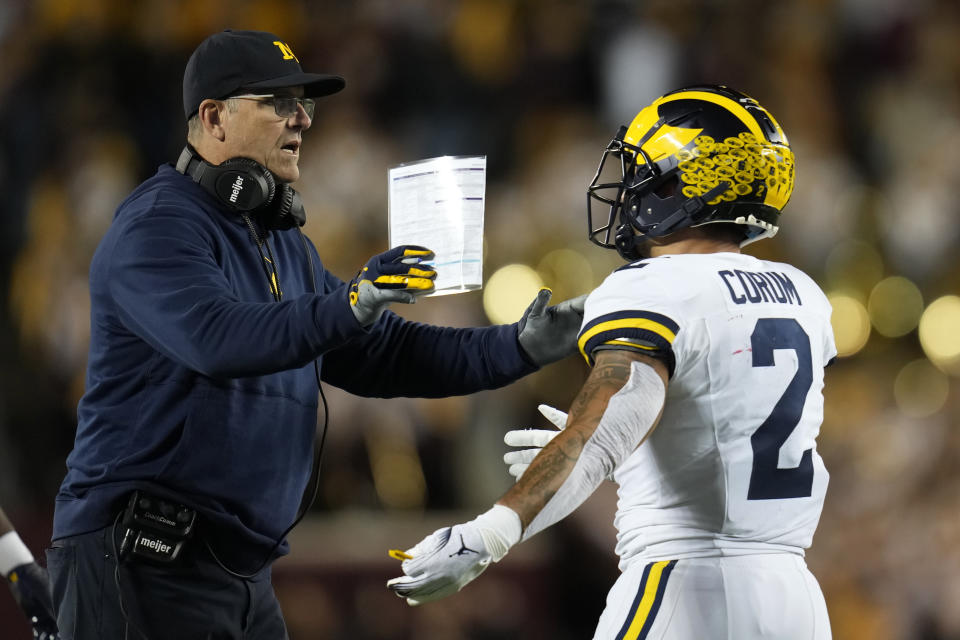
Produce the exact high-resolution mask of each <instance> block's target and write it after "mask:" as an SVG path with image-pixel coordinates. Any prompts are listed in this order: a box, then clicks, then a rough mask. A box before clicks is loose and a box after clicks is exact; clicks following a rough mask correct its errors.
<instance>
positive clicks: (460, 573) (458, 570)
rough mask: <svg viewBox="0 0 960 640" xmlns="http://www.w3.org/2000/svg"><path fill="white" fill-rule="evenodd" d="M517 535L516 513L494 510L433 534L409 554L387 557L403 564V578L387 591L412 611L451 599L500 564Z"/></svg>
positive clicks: (499, 506)
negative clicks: (495, 563) (490, 567)
mask: <svg viewBox="0 0 960 640" xmlns="http://www.w3.org/2000/svg"><path fill="white" fill-rule="evenodd" d="M520 534H521V527H520V518H519V516H517V514H516V512H514V511H513V510H512V509H510V508H508V507H505V506H502V505H495V506H494V507H493V508H492V509H490V510H489V511H487V512H486V513H484V514H481V515H479V516H477V517H476V518H474V519H473V520H471V521H470V522H466V523H464V524H458V525H454V526H452V527H444V528H443V529H437V530H436V531H434V532H433V533H431V534H430V535H428V536H427V537H426V538H424V539H423V540H421V541H420V542H418V543H417V545H416V546H414V547H413V548H412V549H408V550H407V551H405V552H403V551H391V552H390V555H391V556H393V557H395V558H400V559H403V564H402V565H401V567H402V569H403V574H404V575H402V576H400V577H399V578H393V579H392V580H390V581H388V582H387V587H388V588H389V589H391V590H392V591H393V592H394V593H396V594H397V595H398V596H399V597H401V598H406V600H407V604H409V605H410V606H417V605H420V604H423V603H425V602H432V601H434V600H439V599H441V598H445V597H447V596H449V595H453V594H454V593H456V592H458V591H460V589H462V588H463V587H464V586H465V585H467V584H468V583H469V582H470V581H472V580H473V579H474V578H476V577H477V576H479V575H480V574H481V573H483V572H484V570H486V568H487V566H488V565H489V564H490V563H491V562H498V561H499V560H500V559H501V558H503V556H505V555H506V554H507V551H508V550H509V549H510V547H512V546H513V545H514V544H516V543H517V541H519V540H520Z"/></svg>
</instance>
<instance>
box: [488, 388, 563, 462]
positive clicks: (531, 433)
mask: <svg viewBox="0 0 960 640" xmlns="http://www.w3.org/2000/svg"><path fill="white" fill-rule="evenodd" d="M537 410H538V411H539V412H540V414H541V415H542V416H543V417H544V418H546V419H547V420H549V421H550V422H552V423H553V425H554V426H555V427H556V429H514V430H512V431H507V433H506V434H504V436H503V442H504V443H505V444H506V445H507V446H508V447H524V448H523V449H520V450H519V451H508V452H507V453H505V454H503V462H504V464H506V465H507V467H509V468H508V469H507V470H508V471H509V472H510V475H512V476H513V477H514V478H516V479H517V480H519V479H520V477H521V476H522V475H523V472H524V471H526V470H527V467H529V466H530V463H531V462H532V461H533V459H534V458H536V457H537V454H538V453H540V450H541V449H543V448H544V447H545V446H547V443H548V442H550V441H551V440H553V439H554V438H555V437H557V434H558V433H560V432H561V431H563V429H564V427H566V426H567V414H566V413H564V412H563V411H560V409H555V408H553V407H551V406H550V405H546V404H541V405H539V406H538V407H537Z"/></svg>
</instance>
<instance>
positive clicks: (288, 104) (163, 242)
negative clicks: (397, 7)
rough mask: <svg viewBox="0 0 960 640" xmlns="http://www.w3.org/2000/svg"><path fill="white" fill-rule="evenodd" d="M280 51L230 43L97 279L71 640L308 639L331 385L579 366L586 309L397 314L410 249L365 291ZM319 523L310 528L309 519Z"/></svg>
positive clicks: (373, 386) (368, 388)
mask: <svg viewBox="0 0 960 640" xmlns="http://www.w3.org/2000/svg"><path fill="white" fill-rule="evenodd" d="M343 87H344V80H343V79H342V78H340V77H338V76H335V75H324V74H315V73H305V72H304V71H303V70H302V69H301V67H300V63H299V60H298V59H297V56H296V54H295V53H294V50H293V49H292V47H291V46H290V45H289V44H288V43H287V42H285V41H284V40H282V39H281V38H280V37H279V36H276V35H274V34H270V33H264V32H257V31H229V30H228V31H223V32H220V33H216V34H214V35H212V36H210V37H208V38H207V39H206V40H204V41H203V42H202V43H201V44H200V45H199V47H197V49H196V50H195V51H194V52H193V54H192V55H191V57H190V59H189V61H188V63H187V66H186V69H185V72H184V76H183V108H184V116H185V117H186V119H187V130H188V133H187V144H186V146H185V148H184V150H183V153H182V154H181V156H180V158H179V160H178V162H177V163H176V165H163V166H161V167H160V168H159V170H158V171H157V173H156V174H155V175H154V176H153V177H151V178H149V179H147V180H146V181H145V182H143V183H142V184H140V185H139V186H138V187H137V188H136V189H135V190H134V191H133V192H132V193H131V194H130V195H129V196H128V197H127V199H126V200H124V201H123V202H122V203H121V204H120V205H119V208H118V209H117V211H116V214H115V216H114V219H113V223H112V224H111V226H110V228H109V229H108V231H107V232H106V234H105V236H104V238H103V239H102V241H101V242H100V244H99V246H98V248H97V251H96V253H95V255H94V257H93V261H92V264H91V266H90V299H91V306H92V309H91V339H90V353H89V361H88V368H87V375H86V390H85V393H84V395H83V397H82V399H81V400H80V404H79V407H78V410H77V413H78V427H77V434H76V441H75V444H74V448H73V450H72V452H71V453H70V455H69V457H68V458H67V474H66V478H65V479H64V481H63V484H62V486H61V489H60V492H59V494H58V496H57V501H56V509H55V515H54V526H53V543H52V545H51V548H50V549H49V550H48V565H49V571H50V576H51V582H52V585H53V593H54V602H55V606H56V608H57V613H58V623H59V626H60V630H61V634H62V637H63V638H64V639H77V640H105V639H114V638H131V639H141V638H148V639H149V640H162V639H168V638H169V639H173V638H176V639H178V640H183V639H192V638H216V639H219V640H224V639H234V638H236V639H239V638H244V639H246V640H277V639H278V638H285V637H287V633H286V629H285V625H284V622H283V618H282V616H281V612H280V607H279V605H278V603H277V599H276V596H275V595H274V591H273V587H272V585H271V580H270V566H271V563H272V562H273V560H275V559H276V558H277V557H278V556H280V555H283V554H284V553H286V552H287V545H286V541H285V536H286V534H287V532H288V531H289V529H290V527H291V526H292V523H294V522H295V521H296V520H297V519H298V507H299V506H300V504H301V499H302V498H303V496H304V493H305V490H306V488H307V486H308V484H309V478H310V475H311V469H312V468H313V450H314V447H313V443H314V439H315V434H316V433H317V415H318V407H319V402H318V385H319V380H323V381H324V382H326V383H328V384H331V385H333V386H336V387H339V388H341V389H344V390H346V391H348V392H351V393H354V394H357V395H360V396H366V397H396V396H407V397H444V396H451V395H462V394H469V393H473V392H475V391H479V390H483V389H493V388H496V387H500V386H503V385H506V384H509V383H510V382H512V381H514V380H517V379H518V378H520V377H522V376H524V375H527V374H529V373H531V372H533V371H535V370H537V369H538V368H539V367H541V366H543V365H546V364H548V363H550V362H554V361H556V360H559V359H560V358H563V357H564V356H566V355H568V354H571V353H573V352H574V351H575V349H576V335H577V332H578V330H579V328H580V322H581V318H582V314H583V301H582V299H578V300H572V301H567V302H563V303H560V304H558V305H555V306H553V307H547V304H548V302H549V297H550V294H549V291H547V290H543V291H541V292H540V294H538V296H537V298H536V299H535V300H534V301H533V303H531V305H530V307H529V308H528V309H527V311H526V313H525V314H524V316H523V318H522V319H521V320H520V321H519V322H518V323H517V324H513V325H501V326H492V327H486V328H466V329H454V328H441V327H435V326H431V325H426V324H419V323H413V322H408V321H405V320H403V319H401V318H400V317H399V316H397V315H395V314H394V313H392V312H391V311H389V310H387V307H389V306H390V305H391V304H393V303H412V302H414V301H415V300H416V299H417V297H418V296H420V295H422V294H425V293H429V292H430V291H432V290H433V279H434V278H435V277H436V272H435V271H434V270H433V268H432V266H431V265H430V261H431V259H432V258H433V254H432V253H431V252H430V251H429V250H428V249H426V248H424V247H418V246H410V245H408V246H401V247H396V248H394V249H391V250H390V251H387V252H385V253H382V254H380V255H377V256H374V257H372V258H371V259H370V260H369V261H368V262H367V263H366V264H365V265H364V266H363V267H362V268H361V269H360V270H359V272H358V273H357V275H356V276H355V277H354V278H353V279H352V280H351V281H349V282H344V281H342V280H340V279H339V278H337V277H336V276H335V275H333V274H332V273H330V272H329V271H327V270H326V269H325V268H324V266H323V263H322V261H321V259H320V256H319V254H318V253H317V250H316V249H315V247H314V246H313V244H312V243H311V242H310V241H309V240H307V239H306V238H305V237H304V236H303V235H302V234H301V232H300V226H301V225H302V224H303V222H304V219H305V213H304V210H303V205H302V203H301V200H300V197H299V195H298V194H297V193H296V191H295V190H294V189H293V188H292V187H291V186H290V185H291V183H293V182H295V181H296V180H297V179H298V178H299V177H300V169H299V166H298V162H299V159H300V150H301V145H302V144H303V134H304V132H305V131H307V130H308V129H309V128H310V124H311V118H312V117H313V115H314V110H315V108H316V106H317V99H319V98H321V97H323V96H328V95H330V94H334V93H336V92H338V91H340V90H341V89H343ZM301 515H302V514H301Z"/></svg>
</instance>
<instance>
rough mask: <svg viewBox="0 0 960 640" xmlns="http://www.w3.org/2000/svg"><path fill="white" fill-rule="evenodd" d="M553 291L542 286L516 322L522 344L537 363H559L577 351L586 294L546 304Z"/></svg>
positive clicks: (540, 364)
mask: <svg viewBox="0 0 960 640" xmlns="http://www.w3.org/2000/svg"><path fill="white" fill-rule="evenodd" d="M552 295H553V292H552V291H550V289H546V288H544V289H540V291H539V292H538V293H537V297H536V298H534V299H533V302H531V303H530V306H529V307H527V310H526V311H524V312H523V317H522V318H520V322H519V323H518V324H517V339H518V340H519V341H520V346H521V347H522V348H523V350H524V352H525V353H526V354H527V356H528V357H529V358H530V360H531V361H532V362H533V363H534V364H535V365H537V366H539V367H542V366H544V365H548V364H550V363H551V362H556V361H557V360H560V359H561V358H565V357H567V356H569V355H570V354H572V353H575V352H576V351H577V334H579V333H580V325H581V324H582V323H583V304H584V302H586V300H587V296H585V295H583V296H580V297H578V298H573V299H571V300H564V301H563V302H561V303H559V304H556V305H554V306H552V307H549V308H548V307H547V303H548V302H550V297H551V296H552Z"/></svg>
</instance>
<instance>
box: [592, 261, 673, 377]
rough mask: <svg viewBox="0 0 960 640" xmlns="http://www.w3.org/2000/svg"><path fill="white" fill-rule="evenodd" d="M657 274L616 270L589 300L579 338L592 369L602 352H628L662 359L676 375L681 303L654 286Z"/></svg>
mask: <svg viewBox="0 0 960 640" xmlns="http://www.w3.org/2000/svg"><path fill="white" fill-rule="evenodd" d="M655 271H657V270H655V269H643V270H641V269H629V270H620V271H616V272H614V273H613V274H611V275H610V276H609V277H608V278H607V279H606V280H605V281H604V283H603V284H602V285H600V286H599V287H598V288H597V289H596V290H594V292H593V293H591V294H590V296H589V297H588V298H587V303H586V308H585V312H584V317H583V325H582V327H581V329H580V335H579V337H578V339H577V346H578V348H579V349H580V353H581V354H582V355H583V357H584V358H585V359H586V361H587V364H589V365H590V366H593V364H594V361H595V357H596V353H597V352H598V351H602V350H604V349H626V350H630V351H638V352H641V353H645V354H647V355H649V356H651V357H654V358H657V359H659V360H661V361H663V363H664V364H665V365H666V366H667V370H668V372H669V374H670V376H673V372H674V369H675V367H676V357H675V354H674V349H673V346H674V341H675V340H676V338H677V334H679V333H680V324H679V323H678V321H677V318H678V317H679V314H678V313H677V310H678V309H677V308H678V307H679V305H677V304H675V303H673V302H672V301H671V300H670V299H669V296H666V295H663V294H664V288H663V285H662V283H658V282H656V276H655V274H654V272H655Z"/></svg>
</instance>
